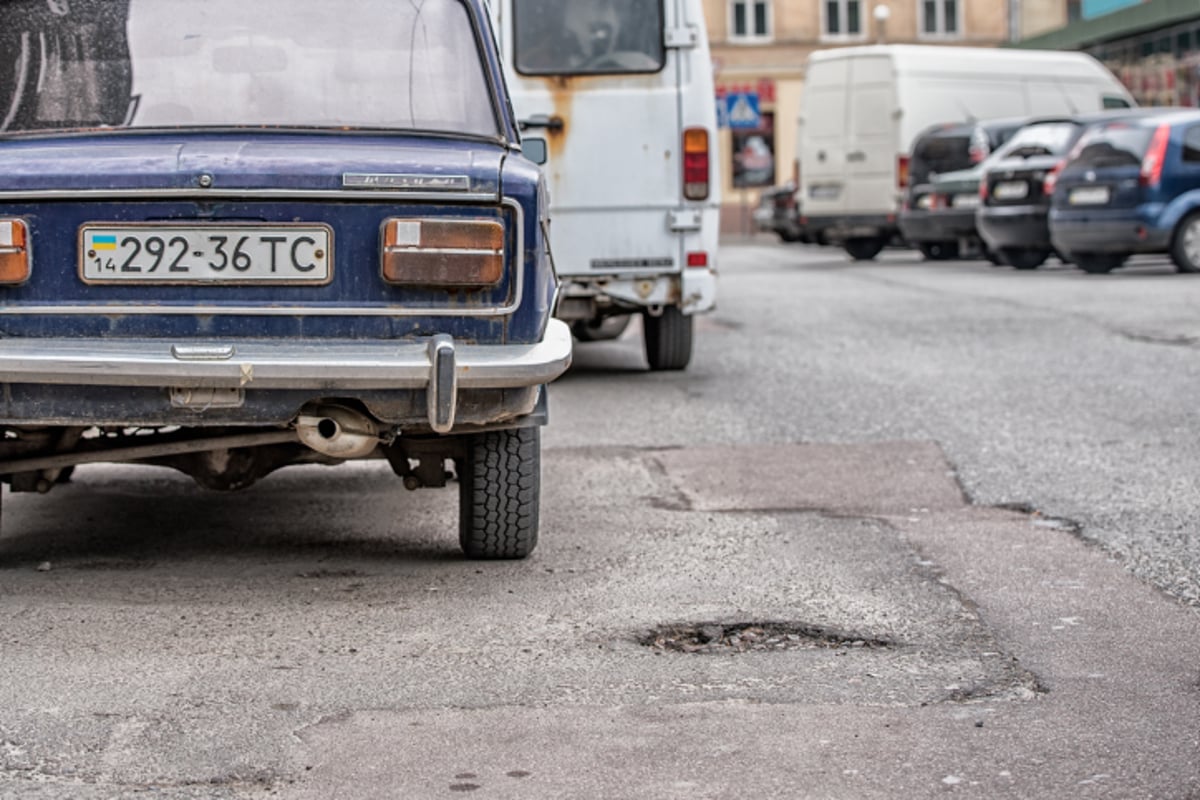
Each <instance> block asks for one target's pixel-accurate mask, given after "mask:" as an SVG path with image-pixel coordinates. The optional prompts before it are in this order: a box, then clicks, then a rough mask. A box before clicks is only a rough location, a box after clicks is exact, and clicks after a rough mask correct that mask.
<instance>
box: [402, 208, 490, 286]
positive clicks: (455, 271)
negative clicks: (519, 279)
mask: <svg viewBox="0 0 1200 800" xmlns="http://www.w3.org/2000/svg"><path fill="white" fill-rule="evenodd" d="M503 276H504V226H503V225H502V224H501V223H500V222H498V221H496V220H463V219H389V220H385V221H384V223H383V279H384V280H385V281H387V282H388V283H394V284H397V285H400V286H423V287H432V288H445V289H481V288H485V287H488V286H495V285H496V284H497V283H499V282H500V279H501V278H502V277H503Z"/></svg>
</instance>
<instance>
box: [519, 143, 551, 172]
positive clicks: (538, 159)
mask: <svg viewBox="0 0 1200 800" xmlns="http://www.w3.org/2000/svg"><path fill="white" fill-rule="evenodd" d="M521 153H523V154H524V156H525V157H526V158H528V159H529V160H530V161H532V162H533V163H535V164H537V165H538V166H541V165H542V164H545V163H546V161H547V157H548V155H549V153H547V151H546V140H545V139H522V140H521Z"/></svg>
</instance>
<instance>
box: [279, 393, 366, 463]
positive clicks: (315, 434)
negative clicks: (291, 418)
mask: <svg viewBox="0 0 1200 800" xmlns="http://www.w3.org/2000/svg"><path fill="white" fill-rule="evenodd" d="M296 435H297V436H298V437H299V438H300V441H301V443H303V444H304V445H306V446H308V447H311V448H312V449H313V450H316V451H317V452H318V453H321V454H322V455H327V456H330V457H332V458H363V457H365V456H368V455H370V454H371V453H372V452H373V451H374V450H375V448H376V447H378V446H379V424H378V423H376V422H375V420H373V419H371V418H370V417H368V416H367V415H366V414H363V413H362V412H361V411H355V410H354V409H352V408H346V407H345V406H335V405H322V406H313V407H311V408H304V409H302V410H301V411H300V415H299V416H297V417H296Z"/></svg>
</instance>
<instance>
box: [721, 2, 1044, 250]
mask: <svg viewBox="0 0 1200 800" xmlns="http://www.w3.org/2000/svg"><path fill="white" fill-rule="evenodd" d="M1018 7H1019V8H1020V10H1021V13H1020V14H1019V15H1018V14H1016V13H1012V12H1011V10H1012V9H1016V8H1018ZM704 10H705V18H706V22H707V25H708V34H709V44H710V47H711V49H712V54H713V69H714V71H715V76H714V77H715V81H716V90H717V103H718V110H719V111H720V112H721V113H722V116H723V119H722V129H721V132H720V136H719V149H718V153H719V156H718V157H719V158H720V159H721V161H722V166H723V169H722V173H723V178H722V183H723V190H724V192H723V198H724V199H723V203H724V208H725V210H724V213H723V215H722V226H723V229H724V230H725V231H726V232H730V233H735V232H742V233H745V232H749V231H750V229H751V226H750V212H751V209H752V207H753V205H754V204H755V203H756V202H757V199H758V194H759V192H760V191H761V190H762V189H763V188H764V187H767V186H772V185H775V184H779V183H783V182H785V181H788V180H794V179H795V178H796V177H797V174H798V169H799V165H798V164H797V163H796V158H795V153H796V144H797V142H796V138H797V120H798V119H799V116H800V97H801V95H802V94H803V91H804V66H805V63H806V60H807V58H808V56H809V54H810V53H812V52H813V51H814V50H819V49H824V48H829V47H845V46H849V45H863V44H873V43H888V44H934V45H957V46H978V47H995V46H997V45H1000V44H1004V43H1007V42H1010V41H1011V40H1013V39H1020V38H1022V37H1023V36H1028V35H1032V34H1033V33H1040V32H1041V31H1044V30H1049V29H1053V28H1055V27H1057V26H1060V25H1061V24H1062V23H1063V22H1064V21H1065V20H1066V18H1067V0H1020V2H1017V0H705V3H704ZM1021 20H1029V21H1030V24H1029V25H1027V26H1025V27H1022V26H1021V25H1020V24H1019V23H1020V22H1021Z"/></svg>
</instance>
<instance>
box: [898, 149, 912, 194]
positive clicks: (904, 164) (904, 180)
mask: <svg viewBox="0 0 1200 800" xmlns="http://www.w3.org/2000/svg"><path fill="white" fill-rule="evenodd" d="M909 163H910V162H909V159H908V156H896V187H897V188H899V189H907V188H908V176H909Z"/></svg>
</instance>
